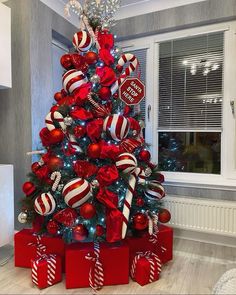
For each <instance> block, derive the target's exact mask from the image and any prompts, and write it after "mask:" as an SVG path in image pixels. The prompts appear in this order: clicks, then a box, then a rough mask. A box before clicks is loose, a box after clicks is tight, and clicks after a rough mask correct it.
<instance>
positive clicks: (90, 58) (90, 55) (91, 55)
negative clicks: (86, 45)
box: [84, 51, 98, 65]
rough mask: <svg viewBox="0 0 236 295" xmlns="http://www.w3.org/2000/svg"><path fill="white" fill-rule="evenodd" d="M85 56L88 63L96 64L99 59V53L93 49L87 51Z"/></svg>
mask: <svg viewBox="0 0 236 295" xmlns="http://www.w3.org/2000/svg"><path fill="white" fill-rule="evenodd" d="M84 57H85V62H86V63H87V64H88V65H92V64H95V63H96V62H97V61H98V55H97V53H95V52H93V51H89V52H87V53H86V54H85V56H84Z"/></svg>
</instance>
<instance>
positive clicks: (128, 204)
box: [122, 168, 139, 239]
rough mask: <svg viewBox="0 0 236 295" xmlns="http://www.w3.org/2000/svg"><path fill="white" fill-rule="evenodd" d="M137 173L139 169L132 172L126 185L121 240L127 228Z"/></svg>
mask: <svg viewBox="0 0 236 295" xmlns="http://www.w3.org/2000/svg"><path fill="white" fill-rule="evenodd" d="M138 173H139V169H138V168H136V169H135V170H134V172H133V173H132V174H131V175H130V177H129V185H128V189H127V191H126V196H125V202H124V207H123V216H124V221H123V224H122V239H124V238H125V236H126V232H127V226H128V222H129V215H130V208H131V204H132V199H133V195H134V189H135V186H136V182H137V176H138Z"/></svg>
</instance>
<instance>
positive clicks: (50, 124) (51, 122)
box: [45, 111, 66, 131]
mask: <svg viewBox="0 0 236 295" xmlns="http://www.w3.org/2000/svg"><path fill="white" fill-rule="evenodd" d="M55 122H57V123H58V124H59V125H60V126H61V129H62V130H66V124H65V122H64V117H63V116H62V114H61V113H59V112H57V111H55V112H50V113H48V114H47V116H46V119H45V123H46V127H47V128H48V130H49V131H52V130H54V129H56V126H55Z"/></svg>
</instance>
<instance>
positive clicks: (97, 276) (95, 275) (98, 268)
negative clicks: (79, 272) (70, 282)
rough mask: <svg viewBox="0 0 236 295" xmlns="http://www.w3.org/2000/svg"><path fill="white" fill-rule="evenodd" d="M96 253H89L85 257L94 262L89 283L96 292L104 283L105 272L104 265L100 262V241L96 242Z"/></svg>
mask: <svg viewBox="0 0 236 295" xmlns="http://www.w3.org/2000/svg"><path fill="white" fill-rule="evenodd" d="M94 255H95V257H93V256H91V254H90V253H88V254H87V255H86V256H85V258H86V259H88V260H90V261H91V262H92V264H91V267H90V270H89V285H90V287H91V288H92V290H93V292H94V293H96V292H97V291H98V290H100V289H101V288H102V287H103V285H104V272H103V266H102V263H101V262H100V260H99V259H100V245H99V243H98V242H94Z"/></svg>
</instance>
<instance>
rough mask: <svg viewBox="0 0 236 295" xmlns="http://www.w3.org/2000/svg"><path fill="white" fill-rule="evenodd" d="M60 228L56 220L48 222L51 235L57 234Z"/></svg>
mask: <svg viewBox="0 0 236 295" xmlns="http://www.w3.org/2000/svg"><path fill="white" fill-rule="evenodd" d="M59 229H60V226H59V224H58V223H57V222H56V221H55V220H50V221H49V222H48V224H47V231H48V233H49V234H50V235H57V234H58V231H59Z"/></svg>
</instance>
